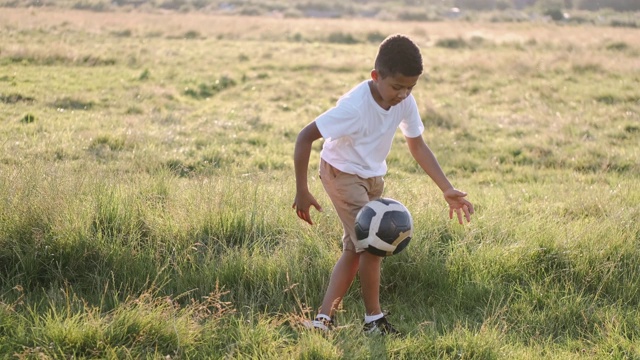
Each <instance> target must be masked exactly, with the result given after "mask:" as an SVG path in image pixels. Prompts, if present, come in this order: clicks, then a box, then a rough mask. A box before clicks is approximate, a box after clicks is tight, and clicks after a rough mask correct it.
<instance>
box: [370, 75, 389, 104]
mask: <svg viewBox="0 0 640 360" xmlns="http://www.w3.org/2000/svg"><path fill="white" fill-rule="evenodd" d="M368 85H369V91H371V96H373V100H375V102H376V104H378V106H380V107H381V108H383V109H385V110H389V109H390V108H391V105H387V104H384V102H383V100H382V96H380V92H379V91H378V87H377V86H376V83H375V81H373V80H369V81H368Z"/></svg>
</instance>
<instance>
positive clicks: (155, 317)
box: [0, 9, 640, 359]
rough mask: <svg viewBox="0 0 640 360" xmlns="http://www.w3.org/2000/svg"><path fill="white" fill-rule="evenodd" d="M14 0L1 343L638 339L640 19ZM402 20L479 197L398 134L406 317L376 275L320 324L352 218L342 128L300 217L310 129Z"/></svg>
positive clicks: (584, 350)
mask: <svg viewBox="0 0 640 360" xmlns="http://www.w3.org/2000/svg"><path fill="white" fill-rule="evenodd" d="M25 14H27V15H28V16H26V17H25ZM12 15H13V17H12ZM0 17H1V18H2V19H3V21H4V22H3V24H6V25H4V26H5V29H7V31H5V32H0V38H1V39H2V42H1V43H2V44H3V45H2V46H1V47H0V63H1V64H2V66H3V69H6V71H5V72H4V74H0V101H1V103H0V106H1V107H0V114H1V116H0V119H1V120H0V121H1V122H2V126H0V139H2V141H0V145H1V148H2V151H0V357H3V358H5V357H6V358H12V357H15V358H113V359H116V358H118V359H121V358H181V359H187V358H189V359H191V358H196V359H199V358H203V359H205V358H206V359H209V358H215V359H223V358H254V359H271V358H296V359H344V358H355V359H365V358H393V359H417V358H445V359H503V358H523V359H537V358H551V359H554V358H555V359H565V358H570V359H578V358H585V359H586V358H589V359H591V358H599V359H609V358H617V359H627V358H629V359H632V358H637V357H640V348H638V345H637V343H638V341H637V340H638V337H639V336H640V328H639V327H638V325H637V324H638V323H639V320H640V318H639V317H638V312H637V309H636V308H637V304H638V303H639V302H640V293H639V292H638V290H637V289H636V288H637V286H636V285H635V284H636V283H638V282H639V280H640V272H639V270H638V269H640V260H638V259H639V258H640V257H639V256H638V255H639V248H638V241H639V240H640V225H639V223H638V222H637V221H636V219H637V218H638V216H640V207H639V206H638V203H639V202H640V191H639V189H640V188H639V187H638V174H639V173H640V163H638V159H639V158H640V153H639V148H638V146H637V144H638V140H639V139H640V131H639V129H640V125H639V124H640V117H639V115H638V114H640V104H639V103H638V99H640V92H638V91H639V90H638V87H637V86H636V85H637V83H638V81H640V79H639V78H638V75H637V74H638V70H639V69H638V66H639V65H638V64H640V63H639V62H638V61H637V60H638V54H640V43H639V42H638V39H640V37H639V36H638V32H637V30H633V29H611V28H593V27H589V26H586V25H585V26H575V27H557V26H548V25H531V24H510V25H498V24H484V23H477V24H470V23H464V24H461V23H456V24H450V23H432V24H420V23H410V24H409V25H407V23H394V22H378V21H372V20H357V21H356V20H351V21H343V20H325V21H326V22H321V21H318V20H313V21H310V22H308V23H305V22H300V21H298V20H295V19H288V20H279V21H274V20H273V19H261V18H255V19H252V20H254V21H255V22H253V23H252V24H251V26H249V27H247V26H245V25H246V24H244V23H241V22H238V20H239V19H238V18H224V17H215V16H206V15H202V14H166V15H153V14H94V13H82V12H70V13H69V12H57V11H44V10H42V11H40V10H33V11H32V12H31V13H25V12H24V11H23V10H8V9H7V11H6V12H5V11H3V12H2V14H0ZM63 19H64V20H63ZM159 24H163V26H160V25H159ZM326 28H331V31H325V30H326ZM323 29H325V30H323ZM190 31H192V32H190ZM187 32H190V34H196V33H197V34H198V36H183V35H184V34H187ZM394 32H405V33H408V34H409V35H410V36H412V37H413V38H415V39H416V41H418V43H419V44H420V45H421V46H422V47H423V54H424V58H425V65H426V68H427V71H426V73H425V75H424V76H423V78H422V79H421V80H420V82H419V83H418V86H417V87H416V89H415V90H414V94H415V96H416V98H417V100H418V104H419V106H420V111H421V115H422V117H423V121H424V123H425V127H426V131H425V135H424V136H425V139H426V140H427V142H428V143H429V145H430V146H431V147H432V148H433V150H434V151H435V153H436V155H437V156H438V158H439V160H440V162H441V164H442V166H443V168H444V169H445V171H446V172H447V174H448V175H449V176H450V178H451V180H452V181H453V182H454V184H456V186H457V187H459V188H461V189H464V190H466V191H468V192H469V194H470V195H469V196H470V200H471V201H472V202H473V203H474V204H475V205H476V208H477V213H476V215H475V216H474V218H473V222H472V223H471V224H469V225H467V226H465V227H461V226H458V225H457V224H455V223H454V222H451V221H449V219H448V218H447V216H446V215H447V209H446V206H445V204H444V202H443V200H442V198H441V195H440V194H439V191H438V190H437V188H436V187H435V186H434V185H433V184H432V182H430V180H428V178H427V177H426V176H425V175H424V174H423V173H421V170H420V169H419V168H418V166H417V165H416V164H415V161H413V160H412V159H411V157H410V155H409V153H408V151H407V150H406V147H405V146H404V140H403V139H402V138H401V136H399V135H398V137H397V139H396V141H395V145H394V148H393V150H392V153H391V154H390V157H389V161H388V162H389V168H390V172H389V174H388V175H387V176H386V182H387V190H386V193H385V196H389V197H393V198H396V199H399V200H401V201H402V202H403V203H405V205H407V207H408V208H409V209H410V210H411V212H412V215H413V217H414V222H415V236H414V238H413V239H412V240H411V244H410V245H409V247H408V249H407V250H406V251H405V252H403V253H402V254H399V255H397V256H394V257H390V258H387V259H385V260H384V262H383V278H382V282H383V283H382V291H381V297H382V299H381V300H382V303H383V305H384V307H385V309H386V310H389V311H390V312H391V315H390V317H391V319H392V321H393V323H394V325H396V326H397V327H398V328H399V329H400V330H402V331H403V332H404V333H405V334H406V336H405V337H403V338H387V339H381V338H378V337H366V336H363V335H362V333H361V328H360V326H361V321H362V314H363V311H364V308H363V305H362V303H361V300H360V296H359V283H358V282H357V281H356V282H355V283H354V284H353V286H352V288H351V290H350V291H349V293H348V294H347V297H346V298H345V300H344V302H343V305H342V308H341V309H340V311H339V313H338V323H339V325H340V328H339V329H338V330H337V331H336V332H334V333H331V334H326V335H322V334H317V333H314V332H309V331H307V330H306V329H304V328H303V327H302V326H301V321H302V320H303V319H307V318H309V317H310V316H312V315H313V314H314V313H315V311H316V308H317V306H318V305H319V303H320V301H321V296H322V292H323V290H324V288H325V287H326V285H327V280H328V277H329V274H330V272H331V270H332V266H333V264H334V262H335V260H336V259H337V258H338V257H339V255H340V244H339V239H340V236H341V228H340V225H339V222H338V219H337V216H336V215H335V213H334V211H333V209H332V208H331V206H330V202H329V201H328V199H327V197H326V196H325V195H324V192H323V190H322V186H321V184H320V183H319V181H317V177H316V176H313V174H315V173H316V172H317V160H318V151H319V149H320V144H315V145H314V151H313V156H312V162H311V164H310V168H311V169H310V174H311V175H312V176H310V188H311V190H312V192H313V193H314V194H315V195H316V196H317V198H318V200H319V201H320V202H321V204H322V205H323V207H324V211H323V212H322V213H319V212H312V215H313V217H314V220H315V222H316V225H314V226H306V225H305V224H304V223H302V222H301V221H299V220H298V219H297V218H296V217H295V214H294V213H293V211H292V210H291V203H292V201H293V191H294V187H295V185H294V180H293V178H292V176H293V164H292V159H291V157H292V155H291V154H292V149H293V144H294V141H295V137H296V135H297V132H298V131H299V130H300V128H302V126H304V125H305V124H306V123H307V122H309V121H311V120H312V119H313V118H314V117H315V116H317V115H318V114H320V113H321V112H322V111H324V110H325V109H326V108H327V107H329V106H331V105H332V104H333V103H334V102H335V100H336V99H337V97H338V96H339V95H340V94H341V93H342V92H344V91H346V90H348V89H349V88H350V87H351V86H353V85H354V84H355V83H356V82H358V81H362V80H363V79H365V78H366V76H367V74H368V71H369V70H370V67H371V66H372V65H371V61H372V58H373V56H374V55H375V51H376V43H375V42H368V41H356V42H351V43H349V44H347V43H345V42H344V41H331V40H330V39H329V35H331V34H332V33H334V34H341V35H342V37H341V39H343V38H353V39H365V38H367V36H368V35H370V34H374V33H375V34H382V33H394ZM296 34H298V36H296ZM551 34H553V35H554V36H550V35H551ZM61 39H62V40H61ZM334 40H335V39H334ZM52 42H62V43H63V46H61V47H58V48H53V47H50V46H49V45H48V44H51V43H52ZM623 44H624V45H623ZM18 57H20V58H19V60H17V59H18ZM85 57H89V58H91V59H111V60H112V61H111V60H110V61H95V62H86V61H80V60H78V59H81V58H85ZM52 59H55V61H52ZM5 89H6V90H5ZM189 90H191V91H189ZM27 118H28V119H29V121H24V119H27Z"/></svg>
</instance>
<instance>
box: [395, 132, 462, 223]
mask: <svg viewBox="0 0 640 360" xmlns="http://www.w3.org/2000/svg"><path fill="white" fill-rule="evenodd" d="M406 139H407V145H408V146H409V151H411V155H412V156H413V158H414V159H416V161H417V162H418V164H419V165H420V167H421V168H422V169H423V170H424V171H425V172H426V173H427V175H429V177H430V178H431V179H432V180H433V181H434V182H435V183H436V185H437V186H438V187H439V188H440V190H442V193H443V195H444V199H445V200H446V201H447V203H448V204H449V218H450V219H452V218H453V213H454V212H455V213H456V214H457V216H458V222H459V223H460V224H462V223H463V222H462V215H463V214H464V217H465V218H466V219H467V222H469V221H471V214H473V205H472V204H471V203H470V202H469V201H468V200H466V199H465V198H464V197H465V196H467V193H465V192H462V191H460V190H457V189H455V188H454V187H453V185H451V183H450V182H449V179H447V176H446V175H445V174H444V172H443V171H442V168H441V167H440V164H439V163H438V160H437V159H436V157H435V155H434V154H433V152H432V151H431V149H429V146H427V144H426V143H425V142H424V139H423V138H422V136H417V137H414V138H410V137H407V138H406Z"/></svg>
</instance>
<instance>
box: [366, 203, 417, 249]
mask: <svg viewBox="0 0 640 360" xmlns="http://www.w3.org/2000/svg"><path fill="white" fill-rule="evenodd" d="M355 225H356V238H357V240H358V244H359V245H360V247H362V248H364V249H365V250H366V251H368V252H370V253H372V254H375V255H378V256H391V255H395V254H397V253H399V252H401V251H402V250H404V248H406V247H407V245H409V241H410V240H411V236H412V235H413V219H412V218H411V213H409V210H407V208H406V207H405V206H404V205H402V204H401V203H400V202H399V201H397V200H393V199H389V198H380V199H376V200H373V201H370V202H369V203H367V204H366V205H365V206H363V207H362V209H360V211H359V212H358V215H356V224H355Z"/></svg>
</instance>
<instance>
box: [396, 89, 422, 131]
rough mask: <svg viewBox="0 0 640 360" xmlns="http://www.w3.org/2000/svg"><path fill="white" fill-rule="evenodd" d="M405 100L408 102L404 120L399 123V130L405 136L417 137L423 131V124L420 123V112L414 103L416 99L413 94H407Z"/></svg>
mask: <svg viewBox="0 0 640 360" xmlns="http://www.w3.org/2000/svg"><path fill="white" fill-rule="evenodd" d="M405 101H407V102H408V103H407V108H406V114H405V116H404V120H402V122H401V123H400V130H401V131H402V134H403V135H404V136H406V137H409V138H414V137H418V136H420V135H422V132H423V131H424V124H423V123H422V119H421V118H420V113H419V112H418V104H416V99H415V98H414V97H413V95H411V96H409V98H407V99H406V100H405Z"/></svg>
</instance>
